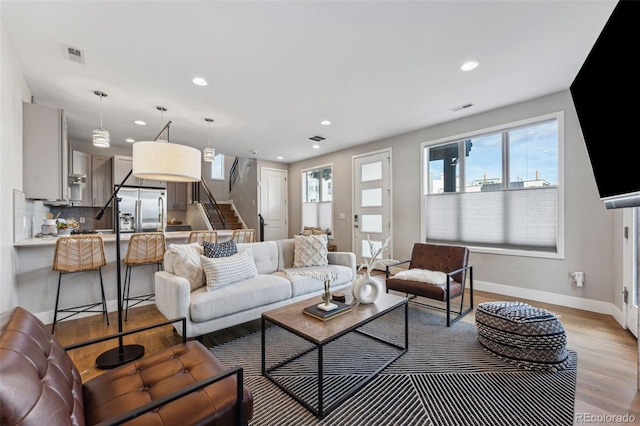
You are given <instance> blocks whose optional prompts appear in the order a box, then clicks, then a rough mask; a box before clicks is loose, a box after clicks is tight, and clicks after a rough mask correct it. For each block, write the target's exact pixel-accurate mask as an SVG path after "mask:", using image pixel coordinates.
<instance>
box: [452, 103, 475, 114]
mask: <svg viewBox="0 0 640 426" xmlns="http://www.w3.org/2000/svg"><path fill="white" fill-rule="evenodd" d="M472 106H473V104H472V103H471V102H469V103H468V104H464V105H458V106H457V107H453V108H451V111H453V112H456V111H461V110H463V109H467V108H471V107H472Z"/></svg>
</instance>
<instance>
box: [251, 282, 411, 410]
mask: <svg viewBox="0 0 640 426" xmlns="http://www.w3.org/2000/svg"><path fill="white" fill-rule="evenodd" d="M407 301H408V299H407V298H406V297H401V296H397V295H393V294H388V293H381V294H380V295H379V297H378V299H376V301H375V302H374V303H372V304H368V305H362V304H354V303H353V302H352V300H349V298H348V299H347V303H352V309H351V312H348V313H346V314H344V315H341V316H338V317H335V318H332V319H330V320H327V321H322V320H319V319H316V318H313V317H310V316H308V315H305V314H303V313H302V310H303V309H304V308H305V307H307V306H310V305H313V304H318V303H320V302H321V299H320V297H314V298H311V299H306V300H302V301H299V302H296V303H292V304H290V305H287V306H283V307H281V308H277V309H274V310H271V311H267V312H264V313H263V314H262V375H263V376H265V377H267V378H268V379H269V380H271V381H272V382H273V383H275V384H276V385H277V386H278V387H280V388H281V389H282V390H283V391H285V392H286V393H287V394H289V395H290V396H291V397H293V398H294V399H295V400H296V401H298V402H299V403H300V404H301V405H302V406H304V407H305V408H306V409H308V410H309V411H311V412H312V413H313V414H314V415H315V416H316V417H318V418H320V419H322V418H324V417H325V416H326V415H327V414H329V413H330V412H331V411H333V410H334V409H336V408H337V407H338V406H339V405H340V404H342V403H343V402H344V401H346V400H347V399H348V398H350V397H351V396H352V395H354V394H355V393H356V392H357V391H358V390H359V389H361V388H362V387H363V386H365V385H366V384H367V383H368V382H370V381H371V380H372V379H373V378H374V377H375V376H376V375H377V374H378V373H380V372H381V371H382V370H384V369H385V368H386V367H387V366H388V365H389V364H391V363H392V362H394V361H395V360H396V359H398V358H399V357H401V356H402V355H403V354H405V353H406V352H407V350H408V348H409V333H408V331H409V329H408V327H409V325H408V304H407ZM402 306H404V346H401V345H398V344H396V343H394V342H392V341H390V340H388V339H387V338H384V337H380V336H376V335H373V333H371V332H367V331H365V330H361V329H360V328H361V327H362V326H363V325H365V324H367V323H369V322H371V321H373V320H375V319H376V318H379V317H381V316H383V315H385V314H387V313H389V312H391V311H393V310H395V309H397V308H400V307H402ZM267 322H269V323H272V324H275V325H277V326H279V327H281V328H283V329H285V330H287V331H289V332H291V333H293V334H294V335H296V336H299V337H301V338H303V339H305V340H307V341H309V342H311V343H312V344H313V345H312V346H311V347H310V348H309V349H307V350H305V351H303V352H302V353H297V354H295V355H294V356H292V357H290V358H287V359H285V360H284V361H282V362H279V363H277V364H275V365H273V366H271V367H269V368H267V367H266V348H267V346H266V345H267V344H268V343H269V342H267V339H266V334H265V329H266V323H267ZM351 332H355V333H360V334H362V335H364V336H367V338H370V339H371V340H373V341H375V342H379V343H380V344H382V345H386V346H391V347H393V348H395V349H398V351H397V352H396V353H395V355H393V356H392V358H391V359H389V360H388V361H386V362H384V363H383V364H382V365H381V366H380V367H379V368H377V369H376V370H375V371H373V372H371V373H370V374H368V375H365V376H363V377H362V378H360V379H358V380H357V382H356V383H355V384H354V385H353V386H352V387H351V388H350V389H349V390H348V391H345V392H341V394H340V396H339V397H338V398H337V399H335V400H334V401H333V402H331V403H330V404H328V406H326V407H325V401H324V399H325V398H324V397H325V395H324V371H323V369H324V363H323V350H324V347H325V346H326V345H327V344H329V343H331V342H333V341H335V340H336V339H338V338H340V337H342V336H344V335H346V334H348V333H351ZM397 333H398V334H397V335H396V336H399V335H401V334H400V333H402V331H401V330H398V331H397ZM314 352H317V358H318V367H317V368H318V373H317V376H318V377H317V382H318V394H317V407H316V406H313V405H312V404H311V403H309V402H308V401H306V400H305V399H304V398H303V397H301V396H300V395H298V394H296V392H294V391H293V390H292V389H290V388H289V387H288V386H286V385H285V384H284V383H281V382H280V381H279V380H278V378H277V377H275V375H273V374H272V373H273V372H274V371H275V370H277V369H279V368H281V367H283V366H285V365H287V364H289V363H291V362H293V361H296V360H299V359H300V358H302V357H304V356H306V355H309V354H312V353H314ZM356 352H357V351H356ZM357 355H358V354H357V353H356V354H354V356H357Z"/></svg>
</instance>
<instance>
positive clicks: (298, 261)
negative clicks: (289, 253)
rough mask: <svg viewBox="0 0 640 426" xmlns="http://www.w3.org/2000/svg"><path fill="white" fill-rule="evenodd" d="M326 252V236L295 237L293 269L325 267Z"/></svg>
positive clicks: (326, 261) (326, 262)
mask: <svg viewBox="0 0 640 426" xmlns="http://www.w3.org/2000/svg"><path fill="white" fill-rule="evenodd" d="M328 252H329V251H328V250H327V236H326V235H324V234H322V235H295V236H294V249H293V267H294V268H299V267H302V266H321V265H327V264H328V263H329V261H328V260H327V253H328Z"/></svg>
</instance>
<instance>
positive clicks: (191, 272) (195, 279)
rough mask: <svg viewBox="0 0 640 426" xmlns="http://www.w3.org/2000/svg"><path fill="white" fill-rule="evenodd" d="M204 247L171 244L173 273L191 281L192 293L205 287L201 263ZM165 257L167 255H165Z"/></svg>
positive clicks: (196, 244)
mask: <svg viewBox="0 0 640 426" xmlns="http://www.w3.org/2000/svg"><path fill="white" fill-rule="evenodd" d="M201 255H202V246H201V245H200V244H198V243H191V244H169V257H170V258H172V259H171V261H170V262H167V263H170V264H171V265H172V268H173V273H174V274H175V275H178V276H180V277H183V278H186V279H187V281H189V286H190V287H191V291H193V290H195V289H197V288H200V287H202V286H203V285H204V271H203V270H202V264H201V262H200V256H201ZM165 257H167V256H166V254H165Z"/></svg>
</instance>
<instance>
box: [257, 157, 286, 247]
mask: <svg viewBox="0 0 640 426" xmlns="http://www.w3.org/2000/svg"><path fill="white" fill-rule="evenodd" d="M287 214H288V213H287V171H286V170H279V169H269V168H266V167H261V168H260V215H261V216H262V219H263V221H264V231H263V232H264V235H263V237H264V238H263V239H264V241H274V240H282V239H285V238H288V236H289V230H288V225H287V223H288V220H287Z"/></svg>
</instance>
